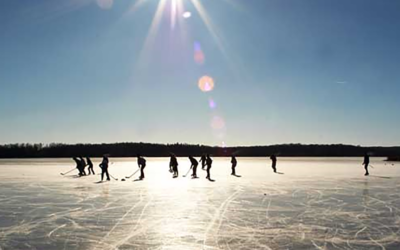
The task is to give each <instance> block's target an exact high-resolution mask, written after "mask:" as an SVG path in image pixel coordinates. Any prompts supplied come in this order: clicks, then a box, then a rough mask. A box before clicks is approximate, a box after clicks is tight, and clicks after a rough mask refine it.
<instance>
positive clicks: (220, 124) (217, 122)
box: [211, 116, 225, 130]
mask: <svg viewBox="0 0 400 250" xmlns="http://www.w3.org/2000/svg"><path fill="white" fill-rule="evenodd" d="M211 127H212V128H213V129H215V130H221V129H223V128H225V121H224V119H223V118H222V117H220V116H214V117H213V118H212V120H211Z"/></svg>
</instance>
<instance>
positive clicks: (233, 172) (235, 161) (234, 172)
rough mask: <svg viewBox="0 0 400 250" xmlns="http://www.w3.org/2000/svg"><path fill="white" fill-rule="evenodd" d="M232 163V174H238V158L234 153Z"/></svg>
mask: <svg viewBox="0 0 400 250" xmlns="http://www.w3.org/2000/svg"><path fill="white" fill-rule="evenodd" d="M231 163H232V173H231V175H236V165H237V160H236V157H235V156H234V155H232V159H231Z"/></svg>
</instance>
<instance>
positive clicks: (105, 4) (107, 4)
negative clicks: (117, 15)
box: [96, 0, 114, 10]
mask: <svg viewBox="0 0 400 250" xmlns="http://www.w3.org/2000/svg"><path fill="white" fill-rule="evenodd" d="M96 3H97V5H98V6H99V7H100V8H102V9H104V10H106V9H111V7H112V6H113V4H114V0H96Z"/></svg>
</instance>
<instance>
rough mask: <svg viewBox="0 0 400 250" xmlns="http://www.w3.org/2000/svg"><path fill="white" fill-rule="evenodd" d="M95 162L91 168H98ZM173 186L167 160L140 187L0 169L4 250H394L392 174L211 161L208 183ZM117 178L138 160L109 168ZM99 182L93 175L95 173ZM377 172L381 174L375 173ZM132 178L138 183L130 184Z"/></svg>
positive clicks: (42, 165) (329, 165)
mask: <svg viewBox="0 0 400 250" xmlns="http://www.w3.org/2000/svg"><path fill="white" fill-rule="evenodd" d="M99 161H100V159H93V162H94V163H95V165H96V166H97V164H96V163H98V162H99ZM178 161H179V172H180V176H179V178H177V179H173V178H172V175H171V173H169V171H168V159H167V158H154V159H152V158H148V159H147V163H148V164H147V167H146V171H145V172H146V179H145V180H144V181H135V182H133V181H132V180H134V179H135V178H131V179H126V181H125V182H121V181H118V182H117V181H111V182H104V183H100V184H95V182H97V181H98V180H99V179H100V176H99V175H95V176H88V177H83V178H75V176H74V174H72V175H71V176H67V177H62V176H61V175H60V174H59V173H60V172H66V171H67V170H69V169H70V168H71V167H73V162H72V161H71V160H70V159H65V160H64V159H59V160H56V161H55V160H51V159H49V160H23V161H19V163H18V161H8V160H0V169H1V171H0V178H1V179H2V182H1V183H0V188H1V190H2V192H1V193H0V247H2V248H3V249H35V248H36V249H316V248H321V249H399V247H400V171H399V168H398V166H390V167H388V166H384V164H383V162H373V165H374V166H375V169H374V171H375V173H374V172H372V170H371V172H372V173H371V175H372V176H370V177H369V178H365V177H364V176H362V174H363V169H362V167H360V163H359V162H360V159H357V158H356V159H348V160H340V159H339V160H338V159H325V160H324V159H315V158H314V159H305V158H291V159H285V158H279V159H278V170H279V171H281V172H283V173H284V174H281V175H278V174H273V173H272V171H271V169H270V161H269V160H268V158H258V159H252V158H240V157H238V168H237V172H238V173H240V174H241V175H242V178H238V177H232V176H230V174H229V173H230V159H229V158H214V164H213V168H212V173H211V175H212V177H213V179H216V182H214V183H213V182H209V181H206V180H205V178H204V177H205V172H204V171H203V170H201V169H198V175H199V177H200V178H199V179H193V180H192V179H190V177H187V178H183V177H182V175H183V174H185V173H186V172H187V170H188V169H189V165H190V164H189V161H188V159H187V158H186V157H184V158H179V159H178ZM111 162H114V164H112V165H110V173H112V174H113V175H114V176H115V177H117V178H119V179H121V178H123V177H125V176H128V175H130V174H132V173H133V172H134V171H135V170H136V169H137V164H136V159H135V158H130V159H112V158H111ZM95 171H96V172H97V173H98V172H99V169H98V168H97V167H96V168H95ZM378 173H379V174H378ZM135 177H137V176H135Z"/></svg>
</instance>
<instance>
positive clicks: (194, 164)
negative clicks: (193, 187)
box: [189, 156, 199, 178]
mask: <svg viewBox="0 0 400 250" xmlns="http://www.w3.org/2000/svg"><path fill="white" fill-rule="evenodd" d="M189 160H190V163H191V164H192V165H191V166H190V168H192V169H193V173H192V178H197V166H198V165H199V162H198V161H197V160H196V159H195V158H194V157H193V156H189Z"/></svg>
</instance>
